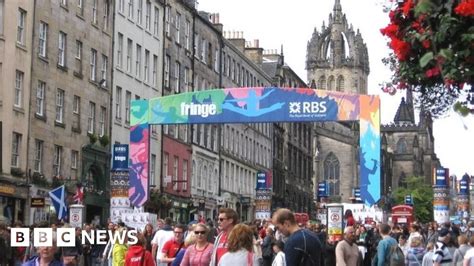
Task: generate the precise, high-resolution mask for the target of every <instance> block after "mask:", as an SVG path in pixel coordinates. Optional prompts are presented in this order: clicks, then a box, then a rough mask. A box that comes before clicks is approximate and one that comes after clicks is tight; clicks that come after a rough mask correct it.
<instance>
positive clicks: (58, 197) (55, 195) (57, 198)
mask: <svg viewBox="0 0 474 266" xmlns="http://www.w3.org/2000/svg"><path fill="white" fill-rule="evenodd" d="M49 196H50V197H51V201H52V202H53V206H54V209H56V213H57V214H58V219H59V220H61V219H66V217H67V206H66V187H65V186H64V185H62V186H60V187H57V188H55V189H53V190H51V191H50V192H49Z"/></svg>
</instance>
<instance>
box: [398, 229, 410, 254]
mask: <svg viewBox="0 0 474 266" xmlns="http://www.w3.org/2000/svg"><path fill="white" fill-rule="evenodd" d="M398 246H399V247H400V249H401V250H402V251H403V255H405V258H406V257H407V253H408V249H410V246H408V241H407V237H406V235H400V236H399V237H398Z"/></svg>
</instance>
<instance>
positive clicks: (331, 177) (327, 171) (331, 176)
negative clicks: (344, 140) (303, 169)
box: [324, 152, 340, 196]
mask: <svg viewBox="0 0 474 266" xmlns="http://www.w3.org/2000/svg"><path fill="white" fill-rule="evenodd" d="M339 168H340V165H339V160H338V159H337V157H336V156H335V155H334V153H332V152H331V153H329V155H328V156H327V157H326V159H325V160H324V180H325V181H327V182H328V185H329V195H330V196H337V195H340V193H339V191H340V188H339V186H340V178H339V177H340V176H339V175H340V169H339Z"/></svg>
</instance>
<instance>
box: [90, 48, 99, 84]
mask: <svg viewBox="0 0 474 266" xmlns="http://www.w3.org/2000/svg"><path fill="white" fill-rule="evenodd" d="M90 65H91V73H90V74H91V75H90V78H91V80H92V81H95V80H96V79H97V72H96V71H97V51H96V50H94V49H91V62H90Z"/></svg>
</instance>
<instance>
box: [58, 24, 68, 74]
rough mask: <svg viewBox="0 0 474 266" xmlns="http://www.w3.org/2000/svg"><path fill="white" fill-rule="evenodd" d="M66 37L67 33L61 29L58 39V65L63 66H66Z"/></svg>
mask: <svg viewBox="0 0 474 266" xmlns="http://www.w3.org/2000/svg"><path fill="white" fill-rule="evenodd" d="M66 38H67V36H66V33H64V32H62V31H60V32H59V40H58V65H59V66H62V67H65V66H66V41H67V39H66Z"/></svg>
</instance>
